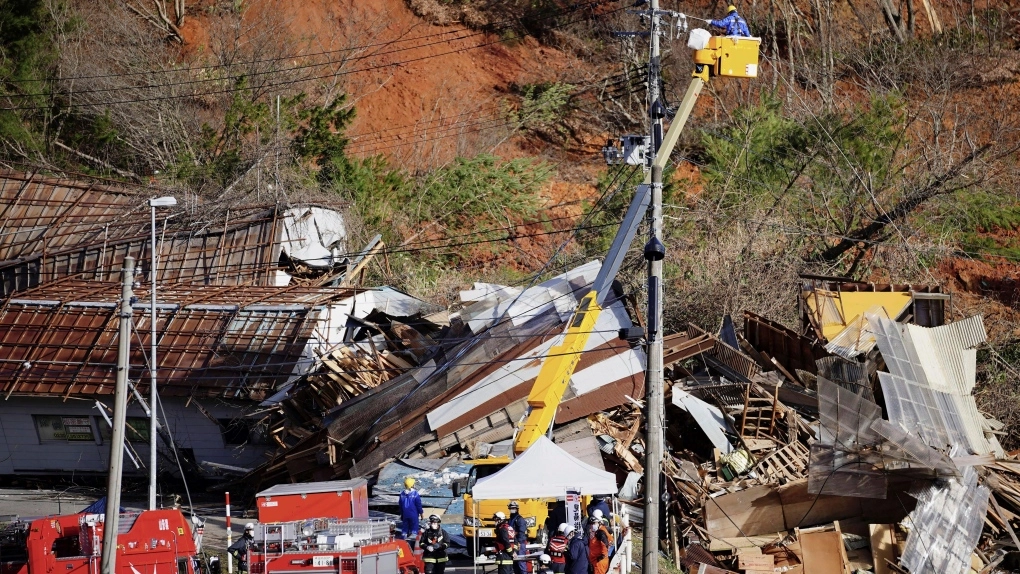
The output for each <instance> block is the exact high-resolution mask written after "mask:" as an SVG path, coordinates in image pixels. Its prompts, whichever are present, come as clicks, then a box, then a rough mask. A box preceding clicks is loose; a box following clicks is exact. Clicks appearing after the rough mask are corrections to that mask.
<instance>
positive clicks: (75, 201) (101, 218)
mask: <svg viewBox="0 0 1020 574" xmlns="http://www.w3.org/2000/svg"><path fill="white" fill-rule="evenodd" d="M145 200H146V197H145V196H144V195H138V194H133V193H130V192H127V191H124V190H116V189H112V188H109V187H103V186H97V185H92V184H88V183H82V182H74V181H68V180H61V179H55V178H49V177H43V176H40V175H35V174H28V173H19V172H11V171H2V172H0V203H2V204H3V207H2V208H0V227H2V229H3V233H0V261H10V260H13V259H17V258H19V257H23V256H26V255H31V254H50V253H56V252H59V251H61V250H63V249H67V248H72V247H75V246H76V245H79V244H81V243H82V242H83V241H92V240H95V238H97V237H100V236H101V235H102V234H103V232H104V230H106V231H107V233H108V235H107V239H113V238H120V237H125V236H130V235H132V234H133V233H135V230H136V228H137V226H138V225H142V224H145V225H146V227H147V224H148V219H149V218H148V213H147V212H148V209H147V207H146V206H145Z"/></svg>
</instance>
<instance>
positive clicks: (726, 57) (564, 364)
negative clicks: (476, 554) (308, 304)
mask: <svg viewBox="0 0 1020 574" xmlns="http://www.w3.org/2000/svg"><path fill="white" fill-rule="evenodd" d="M694 32H701V33H703V36H698V37H697V38H695V36H696V34H694ZM760 44H761V39H759V38H744V37H734V36H710V35H709V34H708V32H705V31H704V30H695V31H693V32H692V39H691V42H689V43H688V46H690V47H692V48H694V49H695V52H694V62H695V71H694V73H693V78H692V79H691V84H690V86H689V87H688V88H687V93H686V94H685V95H684V99H683V101H682V102H681V103H680V107H679V108H678V109H677V112H676V115H675V116H674V118H673V123H672V124H671V125H670V126H669V130H668V131H667V132H666V135H665V137H664V138H663V140H662V145H661V146H660V147H659V149H658V151H657V152H656V154H655V158H654V159H653V160H652V165H653V166H658V167H661V168H665V167H666V164H667V162H668V161H669V156H670V154H671V153H672V152H673V148H674V147H675V146H676V142H677V140H678V139H679V138H680V133H681V132H682V131H683V129H684V125H685V124H686V123H687V118H688V117H689V116H690V114H691V110H693V109H694V103H695V102H696V101H697V99H698V95H699V94H700V93H701V89H702V88H703V87H704V85H705V83H707V82H708V80H709V78H710V77H711V76H730V77H736V78H754V77H757V75H758V47H759V45H760ZM650 183H651V171H650V170H649V171H648V172H647V173H646V175H645V181H644V183H643V184H642V185H640V186H638V191H637V193H636V194H635V196H634V199H633V201H632V202H631V204H630V208H629V209H628V210H627V214H626V216H625V217H624V220H623V222H622V223H621V224H620V228H619V230H618V231H617V233H616V237H615V238H614V239H613V244H612V246H610V248H609V252H608V253H607V254H606V259H605V261H603V263H602V267H601V269H599V274H598V276H597V277H596V278H595V281H594V282H593V283H592V288H591V291H589V292H588V293H587V294H586V295H585V296H584V297H582V298H581V301H580V302H579V303H578V306H577V309H576V310H575V311H574V314H573V316H571V318H570V321H569V322H568V323H567V327H566V330H565V331H564V332H563V334H562V335H560V340H559V342H558V343H557V344H556V345H553V347H552V348H551V349H550V350H549V355H548V357H547V358H546V359H545V361H544V362H543V363H542V368H541V370H540V371H539V373H538V378H537V379H536V380H535V384H534V386H533V387H532V388H531V392H530V393H529V394H528V408H529V411H528V416H527V418H526V419H525V420H524V422H522V423H521V424H520V426H519V428H518V429H517V434H516V436H515V437H514V443H513V452H514V454H515V455H518V454H521V453H522V452H524V451H525V450H527V449H528V447H530V446H531V445H533V444H534V443H535V441H537V440H538V438H539V437H541V436H542V435H544V434H546V433H547V432H549V429H551V428H552V424H553V421H554V420H555V418H556V408H557V407H558V406H559V404H560V401H561V400H562V398H563V394H564V393H565V392H566V390H567V385H568V384H569V383H570V377H571V376H572V375H573V374H574V369H575V368H576V367H577V363H578V362H579V361H580V360H581V352H582V351H584V348H585V345H586V344H587V343H588V338H589V336H590V335H591V333H592V331H593V330H594V329H595V322H596V321H597V320H598V317H599V314H600V313H601V312H602V304H603V302H604V301H605V298H606V295H607V294H608V292H609V290H610V289H611V286H612V282H613V279H614V278H615V277H616V273H617V271H619V269H620V265H621V264H622V263H623V257H624V255H625V254H626V252H627V250H628V249H629V248H630V244H631V242H632V241H633V239H634V235H635V234H636V233H637V228H638V225H639V224H640V222H641V221H642V219H643V217H644V215H645V212H646V211H647V209H648V204H649V202H650V201H651V192H650V186H649V184H650ZM510 460H511V459H510V458H509V457H506V456H501V457H493V458H482V459H477V460H474V461H471V464H472V468H471V472H470V475H469V478H468V482H467V485H466V488H465V491H464V494H463V497H464V536H465V537H466V538H468V539H470V538H471V537H473V536H477V537H478V538H480V539H482V538H493V537H494V536H495V523H494V522H493V520H492V515H493V514H494V513H495V512H497V511H503V512H506V511H507V505H508V504H509V503H510V501H509V500H484V501H480V502H479V503H477V504H478V506H477V509H476V506H475V502H474V501H473V499H472V498H471V487H472V486H473V485H474V483H475V482H476V481H477V480H478V479H480V478H484V477H486V476H489V475H491V474H495V473H496V472H499V470H500V469H502V468H503V467H504V466H506V465H507V464H509V463H510ZM456 494H457V492H456V491H455V492H454V496H456ZM517 502H518V504H519V505H520V514H521V516H523V517H524V518H525V520H526V521H527V522H528V538H529V539H532V540H537V541H538V542H539V543H541V544H545V542H546V540H547V537H548V532H547V531H546V530H545V522H546V519H547V518H548V516H549V504H550V503H553V502H555V500H554V499H531V500H518V501H517ZM476 510H477V516H476V515H475V512H476Z"/></svg>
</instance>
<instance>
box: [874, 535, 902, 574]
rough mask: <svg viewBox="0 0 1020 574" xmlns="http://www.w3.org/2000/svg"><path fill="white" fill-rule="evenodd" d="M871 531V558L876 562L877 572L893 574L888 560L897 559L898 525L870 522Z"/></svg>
mask: <svg viewBox="0 0 1020 574" xmlns="http://www.w3.org/2000/svg"><path fill="white" fill-rule="evenodd" d="M868 530H869V531H870V532H871V536H870V538H871V558H872V560H873V561H874V563H875V574H891V573H892V570H890V569H889V567H888V566H887V565H886V560H889V561H895V560H896V525H895V524H869V525H868Z"/></svg>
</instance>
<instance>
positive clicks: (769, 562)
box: [737, 554, 776, 572]
mask: <svg viewBox="0 0 1020 574" xmlns="http://www.w3.org/2000/svg"><path fill="white" fill-rule="evenodd" d="M737 567H738V568H739V569H741V570H764V571H768V572H771V571H772V569H773V568H775V567H776V559H775V558H774V557H772V556H771V555H769V554H738V555H737Z"/></svg>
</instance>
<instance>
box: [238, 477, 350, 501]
mask: <svg viewBox="0 0 1020 574" xmlns="http://www.w3.org/2000/svg"><path fill="white" fill-rule="evenodd" d="M367 485H368V480H366V479H364V478H352V479H350V480H330V481H325V482H307V483H304V484H277V485H276V486H273V487H270V488H267V489H265V490H263V491H262V492H260V493H258V494H256V495H255V496H257V497H263V496H284V495H287V494H315V493H318V492H345V491H349V490H353V489H355V488H358V487H359V486H367Z"/></svg>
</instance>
